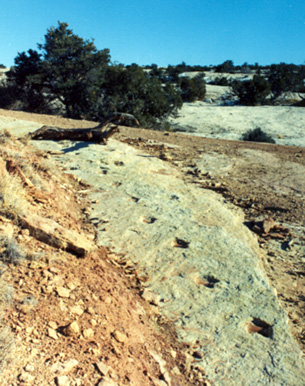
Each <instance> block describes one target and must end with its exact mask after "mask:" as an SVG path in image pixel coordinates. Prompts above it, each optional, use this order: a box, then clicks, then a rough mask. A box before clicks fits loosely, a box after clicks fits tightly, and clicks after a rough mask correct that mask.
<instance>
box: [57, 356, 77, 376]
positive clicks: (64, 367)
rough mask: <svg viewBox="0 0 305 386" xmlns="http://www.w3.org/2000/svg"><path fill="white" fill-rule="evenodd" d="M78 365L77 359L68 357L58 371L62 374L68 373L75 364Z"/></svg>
mask: <svg viewBox="0 0 305 386" xmlns="http://www.w3.org/2000/svg"><path fill="white" fill-rule="evenodd" d="M77 365H78V361H77V360H76V359H68V360H67V361H65V362H64V363H63V364H62V366H61V368H60V369H59V373H60V374H61V375H64V374H68V373H70V372H71V371H72V370H73V369H74V367H75V366H77Z"/></svg>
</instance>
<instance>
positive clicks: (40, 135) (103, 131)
mask: <svg viewBox="0 0 305 386" xmlns="http://www.w3.org/2000/svg"><path fill="white" fill-rule="evenodd" d="M125 121H133V122H134V123H135V125H136V126H140V124H139V121H138V120H137V119H136V118H135V117H134V116H133V115H131V114H126V113H113V114H112V115H111V116H110V117H108V119H107V120H106V121H105V122H103V123H100V124H99V125H97V126H96V127H93V128H91V129H61V128H59V127H53V126H42V127H41V128H40V129H38V130H36V131H34V132H33V133H30V134H28V135H27V138H30V139H34V140H41V139H42V140H43V139H47V140H52V141H62V140H64V139H69V140H72V141H86V142H95V143H102V144H106V143H107V139H108V138H109V137H111V136H112V135H113V134H114V133H117V132H119V129H118V125H119V124H120V123H122V122H125ZM114 122H116V123H117V125H114Z"/></svg>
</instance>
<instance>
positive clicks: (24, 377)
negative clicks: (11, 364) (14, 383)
mask: <svg viewBox="0 0 305 386" xmlns="http://www.w3.org/2000/svg"><path fill="white" fill-rule="evenodd" d="M34 379H35V377H34V376H33V375H32V374H29V373H27V372H24V373H21V374H19V376H18V380H19V382H22V383H26V384H30V383H33V382H34Z"/></svg>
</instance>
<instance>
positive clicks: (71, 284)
mask: <svg viewBox="0 0 305 386" xmlns="http://www.w3.org/2000/svg"><path fill="white" fill-rule="evenodd" d="M67 287H68V288H69V289H70V290H71V291H73V290H75V288H76V287H77V285H76V283H73V282H69V283H67Z"/></svg>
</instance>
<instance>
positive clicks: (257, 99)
mask: <svg viewBox="0 0 305 386" xmlns="http://www.w3.org/2000/svg"><path fill="white" fill-rule="evenodd" d="M231 87H232V92H233V93H234V94H235V95H236V96H237V97H238V98H239V102H240V103H241V104H242V105H245V106H256V105H261V104H266V98H267V96H268V95H269V94H270V91H271V86H270V84H269V82H268V81H267V80H266V79H265V78H263V77H261V76H259V75H254V77H253V79H251V80H245V81H243V82H241V81H238V80H234V81H233V82H232V86H231Z"/></svg>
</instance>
